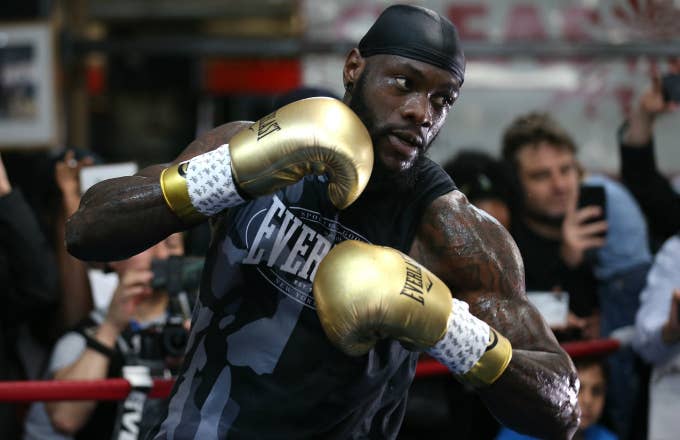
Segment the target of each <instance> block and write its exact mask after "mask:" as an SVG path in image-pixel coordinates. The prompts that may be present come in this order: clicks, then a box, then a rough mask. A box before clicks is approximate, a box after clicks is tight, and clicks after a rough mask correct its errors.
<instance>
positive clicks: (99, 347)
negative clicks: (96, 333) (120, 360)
mask: <svg viewBox="0 0 680 440" xmlns="http://www.w3.org/2000/svg"><path fill="white" fill-rule="evenodd" d="M84 336H85V345H87V347H88V348H91V349H92V350H94V351H96V352H98V353H99V354H102V355H104V356H106V357H107V358H109V359H111V358H112V357H113V356H114V355H115V354H116V352H115V351H114V350H113V349H112V348H110V347H107V346H106V345H104V344H102V343H101V342H99V341H98V340H97V339H96V338H94V337H93V336H90V335H88V334H84Z"/></svg>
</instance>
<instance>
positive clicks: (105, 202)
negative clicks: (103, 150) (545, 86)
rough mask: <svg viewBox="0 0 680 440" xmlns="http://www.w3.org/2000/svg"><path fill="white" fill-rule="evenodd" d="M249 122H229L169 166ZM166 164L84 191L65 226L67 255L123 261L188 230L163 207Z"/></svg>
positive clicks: (220, 141)
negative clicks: (77, 206) (160, 179)
mask: <svg viewBox="0 0 680 440" xmlns="http://www.w3.org/2000/svg"><path fill="white" fill-rule="evenodd" d="M250 124H251V123H250V122H242V121H241V122H230V123H228V124H224V125H221V126H219V127H216V128H213V129H212V130H210V131H208V132H206V133H204V134H203V135H201V136H200V137H199V138H197V139H196V140H194V141H193V142H192V143H191V144H189V146H188V147H187V148H186V149H185V150H184V151H183V152H182V153H181V154H180V155H179V156H178V157H177V158H176V159H175V160H174V161H173V162H172V163H173V164H175V163H178V162H183V161H185V160H188V159H191V158H192V157H194V156H197V155H199V154H201V153H205V152H208V151H211V150H214V149H216V148H218V147H219V146H221V145H223V144H225V143H228V142H229V140H230V139H231V137H232V136H233V135H234V134H236V133H238V132H239V131H240V130H242V129H243V128H245V127H248V126H249V125H250ZM167 166H168V165H167V164H166V165H152V166H150V167H147V168H144V169H142V170H140V171H139V172H138V173H137V174H136V175H134V176H127V177H119V178H116V179H110V180H104V181H102V182H99V183H97V184H96V185H94V186H93V187H92V188H90V190H88V191H87V192H86V193H85V194H84V195H83V198H82V200H81V202H80V207H79V209H78V211H76V213H75V214H74V215H73V216H72V217H71V218H69V219H68V221H67V222H66V245H67V248H68V251H69V253H71V255H73V256H75V257H77V258H80V259H82V260H86V261H114V260H123V259H126V258H129V257H131V256H133V255H136V254H138V253H139V252H141V251H142V250H144V249H146V248H148V247H150V246H152V245H154V244H156V243H158V242H159V241H161V240H163V239H164V238H165V237H167V236H168V235H170V234H172V233H174V232H179V231H182V230H184V229H188V228H189V227H190V226H192V225H185V224H183V223H182V222H181V221H180V220H179V218H177V216H176V215H174V214H173V213H172V212H171V211H170V209H169V208H168V206H167V205H166V204H165V200H164V199H163V194H162V192H161V187H160V184H159V178H160V175H161V171H162V170H163V168H165V167H167Z"/></svg>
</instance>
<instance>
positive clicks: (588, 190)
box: [577, 185, 607, 235]
mask: <svg viewBox="0 0 680 440" xmlns="http://www.w3.org/2000/svg"><path fill="white" fill-rule="evenodd" d="M577 206H578V208H583V207H586V206H599V207H600V210H601V212H602V214H601V215H599V216H597V217H592V218H590V219H588V221H587V222H586V223H593V222H597V221H601V220H604V219H606V218H607V211H606V209H607V196H606V193H605V192H604V186H600V185H581V188H580V190H579V197H578V205H577ZM603 235H604V234H603Z"/></svg>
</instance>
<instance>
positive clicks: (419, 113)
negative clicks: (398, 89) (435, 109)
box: [402, 93, 432, 128]
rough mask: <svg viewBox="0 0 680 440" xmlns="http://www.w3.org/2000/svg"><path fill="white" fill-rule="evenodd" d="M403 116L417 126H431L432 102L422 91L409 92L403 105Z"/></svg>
mask: <svg viewBox="0 0 680 440" xmlns="http://www.w3.org/2000/svg"><path fill="white" fill-rule="evenodd" d="M402 113H403V116H404V118H406V119H408V120H410V121H413V122H414V123H415V124H416V125H418V126H419V127H425V128H430V127H431V126H432V103H431V102H430V99H429V97H428V96H427V95H426V94H424V93H413V94H411V95H410V96H409V97H408V99H407V101H406V103H405V104H404V106H403V112H402Z"/></svg>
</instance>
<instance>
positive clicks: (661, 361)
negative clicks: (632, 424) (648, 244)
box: [634, 234, 680, 440]
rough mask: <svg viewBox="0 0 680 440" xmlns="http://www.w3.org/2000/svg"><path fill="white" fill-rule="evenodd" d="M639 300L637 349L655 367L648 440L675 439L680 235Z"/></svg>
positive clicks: (679, 427)
mask: <svg viewBox="0 0 680 440" xmlns="http://www.w3.org/2000/svg"><path fill="white" fill-rule="evenodd" d="M640 301H641V306H640V310H639V311H638V313H637V319H636V336H635V340H634V347H635V349H636V350H637V351H638V352H639V353H640V355H641V356H642V357H644V359H645V360H646V361H647V362H649V363H650V364H652V366H653V369H652V375H651V378H650V382H649V437H648V438H649V439H654V440H666V439H668V440H670V439H675V438H677V437H678V432H680V418H678V414H680V399H679V396H680V234H676V235H674V236H672V237H671V238H669V239H668V240H666V242H665V243H664V245H663V246H662V247H661V249H660V250H659V252H658V253H657V254H656V256H655V258H654V264H653V266H652V269H651V270H650V271H649V276H648V277H647V285H646V286H645V288H644V290H643V291H642V294H641V296H640Z"/></svg>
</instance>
